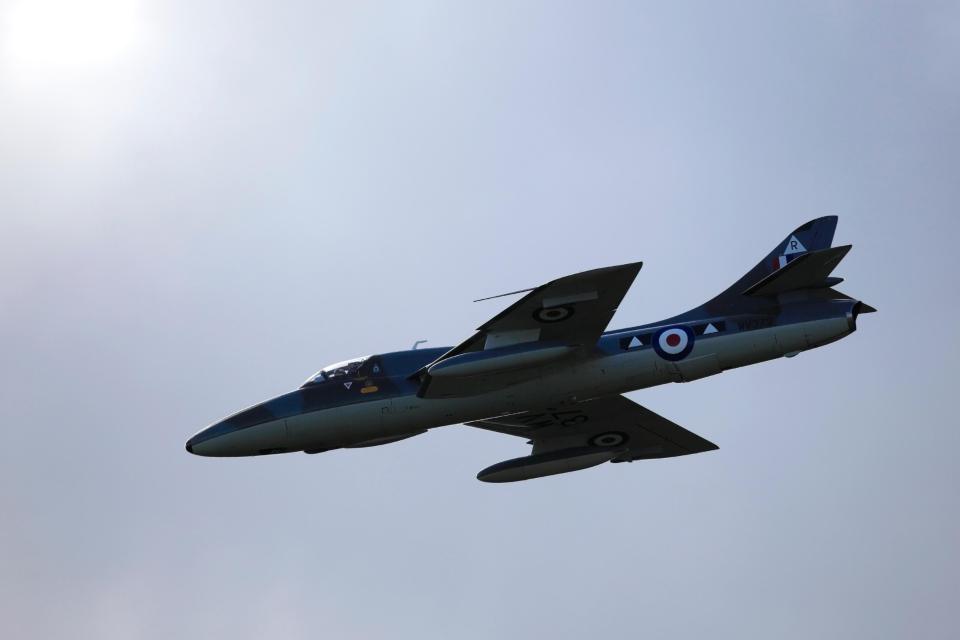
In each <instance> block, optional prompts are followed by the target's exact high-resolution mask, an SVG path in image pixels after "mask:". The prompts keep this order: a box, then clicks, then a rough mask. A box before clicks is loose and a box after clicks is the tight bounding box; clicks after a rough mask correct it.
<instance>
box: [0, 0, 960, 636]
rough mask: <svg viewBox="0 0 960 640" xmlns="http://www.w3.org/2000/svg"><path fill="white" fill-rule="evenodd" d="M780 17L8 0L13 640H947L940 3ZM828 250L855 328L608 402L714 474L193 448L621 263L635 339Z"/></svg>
mask: <svg viewBox="0 0 960 640" xmlns="http://www.w3.org/2000/svg"><path fill="white" fill-rule="evenodd" d="M772 4H775V3H768V2H755V3H738V4H737V5H736V6H728V5H724V6H722V7H721V6H720V4H719V3H712V2H704V3H649V4H647V5H643V4H641V3H637V2H624V3H597V2H583V3H556V2H542V3H538V2H509V3H506V2H503V3H500V2H493V3H491V2H482V3H481V2H477V3H454V2H423V3H417V2H398V3H383V4H375V3H360V2H343V3H339V4H337V3H323V2H317V1H312V2H260V3H250V2H248V3H237V2H226V1H216V0H214V1H206V0H200V1H197V0H191V1H190V2H184V1H180V0H175V1H166V2H160V1H159V0H154V1H150V0H142V1H141V2H131V3H128V2H124V1H123V0H89V1H88V2H83V3H74V2H70V1H69V0H59V1H49V0H22V1H21V0H0V267H2V273H3V277H2V278H0V346H2V349H3V357H2V359H0V394H2V395H0V398H2V402H0V429H2V431H0V434H2V436H3V440H4V442H3V445H2V446H0V509H2V511H0V513H2V521H0V636H3V637H5V638H52V637H63V638H106V639H111V638H118V639H121V638H122V639H130V638H171V637H177V638H182V637H224V638H226V637H229V638H263V637H267V636H268V635H269V637H277V638H318V637H322V638H358V639H367V638H412V639H413V638H416V639H422V638H465V639H483V640H489V638H493V637H496V638H584V637H653V638H660V637H663V638H698V639H699V638H705V637H707V638H738V639H739V638H771V637H775V638H797V639H808V638H852V637H857V638H904V637H912V638H949V637H955V634H956V611H957V609H958V607H960V550H958V546H957V541H958V540H960V497H958V486H960V473H958V470H957V469H958V465H957V463H956V456H957V455H958V451H960V435H958V429H957V426H958V425H957V420H956V417H955V416H956V409H955V401H956V393H955V387H956V382H955V381H956V371H957V369H956V367H957V361H958V356H960V349H958V344H960V340H958V337H957V336H958V328H957V327H956V326H954V322H955V320H956V318H957V317H958V313H960V304H958V295H957V294H958V284H957V264H956V262H957V255H958V249H957V248H958V245H960V223H958V219H957V213H958V203H960V173H958V167H960V46H958V43H960V8H958V5H957V4H956V3H955V2H942V3H939V2H805V3H801V4H802V6H801V7H794V8H784V7H774V6H771V5H772ZM668 5H669V6H668ZM78 7H81V9H78ZM826 214H838V215H839V216H840V223H839V226H838V230H837V237H836V240H837V242H838V243H848V242H850V243H853V244H854V249H853V251H852V252H851V253H850V254H849V256H848V257H847V258H846V260H845V261H844V263H843V264H842V265H841V267H840V269H839V270H838V272H837V275H841V276H844V277H846V278H847V282H846V283H845V284H844V285H843V286H842V287H841V289H842V290H844V291H847V292H848V293H850V294H852V295H855V296H857V297H860V298H862V299H863V300H865V301H867V302H869V303H870V304H872V305H874V306H876V307H877V308H879V310H880V313H878V314H875V315H871V316H865V317H863V318H861V322H860V330H859V331H858V332H857V333H855V334H854V335H853V336H851V337H849V338H847V339H846V340H843V341H841V342H840V343H837V344H835V345H831V346H829V347H827V348H824V349H820V350H816V351H812V352H809V353H806V354H803V355H802V356H800V357H798V358H795V359H792V360H778V361H775V362H771V363H767V364H763V365H758V366H755V367H751V368H747V369H741V370H737V371H733V372H728V373H726V374H724V375H721V376H717V377H713V378H709V379H707V380H704V381H699V382H696V383H692V384H689V385H672V386H665V387H660V388H656V389H651V390H647V391H642V392H637V393H633V394H630V395H631V398H633V399H634V400H636V401H638V402H641V403H643V404H644V405H646V406H649V407H650V408H651V409H653V410H654V411H657V412H660V413H662V414H664V415H665V416H667V417H669V418H671V419H673V420H675V421H676V422H678V423H680V424H682V425H684V426H685V427H687V428H689V429H691V430H692V431H694V432H696V433H698V434H700V435H702V436H704V437H706V438H708V439H709V440H711V441H713V442H716V443H717V444H718V445H719V446H720V450H719V451H716V452H712V453H708V454H703V455H697V456H690V457H686V458H677V459H671V460H661V461H651V462H643V463H636V464H632V465H604V466H601V467H598V468H596V469H591V470H588V471H584V472H580V473H574V474H568V475H564V476H557V477H552V478H546V479H540V480H534V481H530V482H526V483H518V484H511V485H487V484H483V483H480V482H477V480H476V479H475V477H474V476H475V474H476V472H477V471H479V470H480V469H482V468H484V467H486V466H487V465H490V464H493V463H495V462H498V461H500V460H503V459H506V458H511V457H515V456H519V455H524V454H525V453H527V451H528V448H527V447H526V446H525V445H524V443H523V441H522V440H520V439H515V438H511V437H508V436H502V435H497V434H493V433H488V432H482V431H475V430H471V429H470V428H468V427H462V426H454V427H449V428H444V429H440V430H436V431H433V432H430V433H428V434H427V435H424V436H421V437H418V438H414V439H411V440H408V441H405V442H402V443H398V444H394V445H390V446H386V447H380V448H373V449H367V450H353V451H336V452H330V453H326V454H323V455H317V456H306V455H302V454H290V455H283V456H272V457H264V458H259V459H236V460H223V459H201V458H197V457H194V456H190V455H189V454H187V453H186V452H185V451H184V448H183V445H184V441H185V440H186V438H187V437H188V436H190V435H191V434H193V433H194V432H196V431H197V430H199V429H200V428H202V427H204V426H205V425H207V424H209V423H210V422H212V421H214V420H216V419H218V418H221V417H223V416H224V415H226V414H228V413H231V412H232V411H234V410H236V409H238V408H241V407H243V406H246V405H249V404H251V403H253V402H256V401H259V400H262V399H265V398H267V397H270V396H272V395H274V394H277V393H281V392H283V391H286V390H288V389H291V388H293V387H294V386H296V385H297V384H299V383H300V382H301V381H302V380H303V379H304V378H306V377H307V376H308V375H309V374H311V373H312V372H313V371H315V370H316V369H318V368H320V367H321V366H323V365H325V364H327V363H329V362H332V361H336V360H341V359H344V358H348V357H351V356H356V355H362V354H367V353H376V352H382V351H390V350H396V349H403V348H408V347H409V346H410V345H412V344H413V342H414V341H415V340H417V339H429V340H430V343H429V344H430V345H431V346H442V345H445V344H453V343H456V342H458V341H459V340H461V339H463V338H464V337H466V336H467V335H469V333H470V332H471V331H472V330H473V328H474V327H476V326H477V325H478V324H480V323H481V322H483V321H484V320H486V319H488V318H489V317H490V316H492V315H493V314H495V313H496V312H498V311H499V310H500V309H501V308H502V307H503V306H504V305H505V304H507V303H508V302H509V300H506V301H505V300H494V301H489V302H484V303H479V304H473V303H471V302H470V301H471V300H472V299H474V298H478V297H481V296H485V295H493V294H496V293H501V292H503V291H510V290H514V289H519V288H522V287H530V286H534V285H537V284H540V283H542V282H545V281H546V280H548V279H551V278H554V277H558V276H561V275H565V274H568V273H573V272H576V271H579V270H582V269H588V268H593V267H600V266H606V265H611V264H617V263H622V262H628V261H633V260H643V261H645V266H644V269H643V271H642V272H641V273H640V276H639V277H638V279H637V281H636V283H635V284H634V286H633V289H632V290H631V291H630V293H629V294H628V295H627V298H626V299H625V301H624V303H623V305H622V306H621V308H620V310H619V312H618V313H617V315H616V317H615V318H614V320H613V323H612V326H613V327H616V326H624V325H631V324H639V323H642V322H651V321H654V320H657V319H659V318H662V317H665V316H668V315H672V314H674V313H678V312H681V311H684V310H686V309H687V308H690V307H692V306H695V305H697V304H699V303H700V302H702V301H703V300H705V299H706V298H707V297H709V296H710V295H712V294H713V293H716V292H717V291H719V290H720V289H721V288H723V287H725V286H726V285H728V284H729V283H731V282H732V281H733V280H735V279H736V278H737V277H739V276H740V275H741V274H742V273H743V272H744V271H746V270H747V269H748V268H749V267H750V266H752V265H753V264H754V263H755V262H756V261H757V260H758V259H760V258H761V257H763V256H764V255H765V254H766V253H767V252H768V251H769V250H770V249H771V248H772V247H773V245H774V244H775V243H776V242H778V241H779V240H781V239H782V238H783V237H784V236H785V234H786V233H788V232H789V231H790V230H791V229H793V228H794V227H795V226H797V225H798V224H800V223H803V222H805V221H806V220H808V219H810V218H813V217H817V216H821V215H826Z"/></svg>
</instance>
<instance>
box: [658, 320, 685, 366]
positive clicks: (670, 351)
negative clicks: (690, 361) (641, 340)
mask: <svg viewBox="0 0 960 640" xmlns="http://www.w3.org/2000/svg"><path fill="white" fill-rule="evenodd" d="M694 339H695V338H694V334H693V330H692V329H690V327H684V326H677V327H667V328H665V329H661V330H660V331H658V332H657V333H656V334H654V336H653V350H654V351H656V352H657V355H658V356H660V357H661V358H663V359H664V360H670V361H674V362H675V361H677V360H683V359H684V358H686V357H687V356H688V355H690V352H691V351H693V342H694Z"/></svg>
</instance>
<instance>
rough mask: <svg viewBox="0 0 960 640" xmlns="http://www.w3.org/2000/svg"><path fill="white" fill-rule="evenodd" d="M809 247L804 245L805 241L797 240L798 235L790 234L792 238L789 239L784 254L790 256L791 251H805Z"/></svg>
mask: <svg viewBox="0 0 960 640" xmlns="http://www.w3.org/2000/svg"><path fill="white" fill-rule="evenodd" d="M806 250H807V248H806V247H805V246H803V243H802V242H800V241H799V240H797V236H790V239H789V240H787V247H786V249H784V250H783V255H785V256H788V255H790V254H791V253H803V252H804V251H806Z"/></svg>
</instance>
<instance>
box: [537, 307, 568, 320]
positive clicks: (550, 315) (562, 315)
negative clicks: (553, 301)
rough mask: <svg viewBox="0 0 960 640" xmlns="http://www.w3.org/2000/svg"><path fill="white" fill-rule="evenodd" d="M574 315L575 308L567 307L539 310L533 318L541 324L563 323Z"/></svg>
mask: <svg viewBox="0 0 960 640" xmlns="http://www.w3.org/2000/svg"><path fill="white" fill-rule="evenodd" d="M572 315H573V307H568V306H566V305H564V306H560V307H544V308H542V309H537V310H536V311H535V312H534V313H533V317H534V318H535V319H537V320H539V321H540V322H563V321H564V320H566V319H567V318H569V317H570V316H572Z"/></svg>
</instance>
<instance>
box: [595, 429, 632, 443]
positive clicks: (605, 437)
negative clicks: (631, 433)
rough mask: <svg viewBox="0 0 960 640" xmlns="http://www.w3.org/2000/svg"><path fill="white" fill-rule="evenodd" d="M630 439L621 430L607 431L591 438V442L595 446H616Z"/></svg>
mask: <svg viewBox="0 0 960 640" xmlns="http://www.w3.org/2000/svg"><path fill="white" fill-rule="evenodd" d="M627 440H628V437H627V434H625V433H622V432H620V431H607V432H606V433H601V434H598V435H595V436H593V437H592V438H590V444H592V445H593V446H595V447H616V446H618V445H621V444H623V443H625V442H626V441H627Z"/></svg>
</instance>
